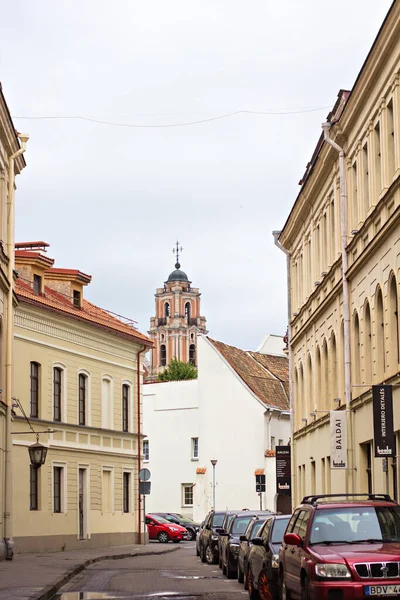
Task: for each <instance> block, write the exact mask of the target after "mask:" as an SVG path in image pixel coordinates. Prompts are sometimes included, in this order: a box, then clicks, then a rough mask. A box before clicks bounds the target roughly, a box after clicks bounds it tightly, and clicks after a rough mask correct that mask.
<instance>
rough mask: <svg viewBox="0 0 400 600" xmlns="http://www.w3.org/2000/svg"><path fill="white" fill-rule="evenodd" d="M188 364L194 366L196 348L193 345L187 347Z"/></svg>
mask: <svg viewBox="0 0 400 600" xmlns="http://www.w3.org/2000/svg"><path fill="white" fill-rule="evenodd" d="M189 364H191V365H195V364H196V346H195V345H194V344H190V346H189Z"/></svg>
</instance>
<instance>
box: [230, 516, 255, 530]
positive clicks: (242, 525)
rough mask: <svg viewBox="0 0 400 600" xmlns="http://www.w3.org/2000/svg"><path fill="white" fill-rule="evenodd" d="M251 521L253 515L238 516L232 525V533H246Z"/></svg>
mask: <svg viewBox="0 0 400 600" xmlns="http://www.w3.org/2000/svg"><path fill="white" fill-rule="evenodd" d="M250 521H251V517H238V518H237V519H235V521H234V523H233V525H232V529H231V533H236V534H242V533H245V531H246V529H247V526H248V524H249V523H250Z"/></svg>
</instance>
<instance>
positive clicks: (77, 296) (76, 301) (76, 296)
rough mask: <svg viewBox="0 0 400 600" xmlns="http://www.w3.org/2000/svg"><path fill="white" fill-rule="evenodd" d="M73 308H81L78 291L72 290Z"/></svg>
mask: <svg viewBox="0 0 400 600" xmlns="http://www.w3.org/2000/svg"><path fill="white" fill-rule="evenodd" d="M74 306H75V308H81V293H80V292H78V290H74Z"/></svg>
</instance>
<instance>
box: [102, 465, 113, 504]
mask: <svg viewBox="0 0 400 600" xmlns="http://www.w3.org/2000/svg"><path fill="white" fill-rule="evenodd" d="M111 474H112V473H111V471H110V470H104V471H103V486H102V492H103V495H102V512H103V513H110V512H112V496H111V490H112V485H111Z"/></svg>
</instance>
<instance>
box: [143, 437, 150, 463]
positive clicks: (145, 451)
mask: <svg viewBox="0 0 400 600" xmlns="http://www.w3.org/2000/svg"><path fill="white" fill-rule="evenodd" d="M143 460H150V443H149V440H143Z"/></svg>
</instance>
